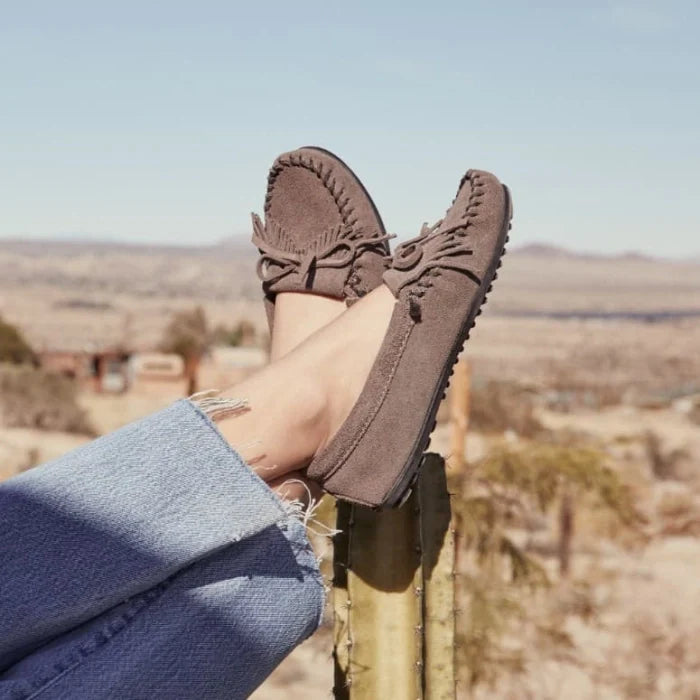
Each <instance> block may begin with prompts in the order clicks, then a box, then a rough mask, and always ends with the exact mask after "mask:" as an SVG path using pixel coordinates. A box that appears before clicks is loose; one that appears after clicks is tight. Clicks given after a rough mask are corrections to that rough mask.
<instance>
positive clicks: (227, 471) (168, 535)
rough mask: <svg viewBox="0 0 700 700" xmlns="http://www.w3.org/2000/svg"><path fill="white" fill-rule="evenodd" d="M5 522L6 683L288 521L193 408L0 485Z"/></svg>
mask: <svg viewBox="0 0 700 700" xmlns="http://www.w3.org/2000/svg"><path fill="white" fill-rule="evenodd" d="M0 513H2V520H3V523H4V527H3V528H0V551H2V553H3V556H2V564H1V565H0V566H1V570H0V575H1V576H2V580H3V582H4V583H3V586H4V590H3V591H2V593H3V595H2V596H1V597H2V598H4V601H1V600H0V607H3V610H2V612H3V614H2V615H0V673H1V672H2V669H3V668H7V667H8V666H9V665H10V664H11V663H13V662H14V661H16V660H17V659H18V658H21V657H22V656H23V655H25V654H27V653H30V652H31V651H32V650H33V649H34V648H36V646H37V645H38V644H41V643H43V642H44V641H46V640H47V639H51V638H52V637H54V636H56V635H57V634H61V633H62V632H63V631H64V630H66V629H70V628H73V627H75V626H77V625H79V624H82V623H83V622H85V621H86V620H89V619H91V618H93V617H95V616H96V615H99V614H100V613H101V612H103V611H105V610H108V609H109V608H111V607H113V606H115V605H117V604H119V603H121V602H122V601H124V600H126V599H128V598H130V597H132V596H134V595H137V594H139V593H141V592H144V591H146V590H148V589H150V588H152V587H153V586H156V585H157V584H158V583H160V582H162V581H164V580H165V579H167V578H169V577H170V576H172V575H173V574H175V573H176V572H178V571H180V570H182V569H184V568H186V567H188V566H190V565H191V564H192V563H194V562H196V561H198V560H200V559H202V558H204V557H208V556H211V555H212V554H213V553H215V552H217V551H219V550H222V549H224V548H226V547H228V546H229V545H231V544H233V543H235V542H239V541H241V540H244V539H246V538H249V537H252V536H254V535H256V534H258V533H260V532H262V531H263V530H265V529H266V528H268V527H270V526H272V525H275V524H277V523H281V522H283V521H286V520H288V519H289V517H290V516H289V515H288V514H287V512H286V510H285V508H284V507H283V505H282V503H281V502H280V500H279V499H278V498H277V497H276V496H275V494H274V493H273V492H272V491H271V490H270V489H269V488H268V486H267V485H266V484H265V483H264V482H263V481H262V480H261V479H260V478H259V477H258V476H257V475H256V474H254V473H253V472H252V470H251V469H250V467H249V466H248V465H247V464H246V463H245V462H244V461H243V459H242V458H241V457H240V455H238V454H237V453H236V452H235V450H233V449H232V448H231V446H230V445H229V444H228V443H227V442H226V441H225V440H224V438H223V437H222V435H221V434H220V433H219V431H218V429H217V428H216V426H215V425H214V424H213V423H212V422H211V420H210V419H209V418H208V417H207V416H206V415H205V414H204V413H203V412H202V411H201V410H199V409H198V408H197V407H196V406H195V405H193V404H192V403H191V402H190V401H188V400H181V401H178V402H177V403H175V404H173V405H171V406H169V407H168V408H166V409H164V410H162V411H160V412H158V413H156V414H153V415H151V416H149V417H147V418H144V419H142V420H139V421H136V422H135V423H132V424H130V425H127V426H125V427H124V428H121V429H120V430H118V431H116V432H115V433H112V434H110V435H107V436H104V437H102V438H99V439H97V440H95V441H94V442H91V443H89V444H87V445H84V446H82V447H80V448H78V449H77V450H74V451H72V452H71V453H69V454H67V455H65V456H63V457H61V458H59V459H57V460H55V461H53V462H49V463H47V464H45V465H42V466H41V467H37V468H35V469H32V470H30V471H28V472H25V473H24V474H21V475H19V476H17V477H15V478H13V479H10V480H9V481H7V482H5V483H4V484H2V485H0ZM5 605H7V608H6V609H5V607H4V606H5Z"/></svg>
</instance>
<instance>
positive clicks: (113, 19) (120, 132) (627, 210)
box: [0, 0, 700, 256]
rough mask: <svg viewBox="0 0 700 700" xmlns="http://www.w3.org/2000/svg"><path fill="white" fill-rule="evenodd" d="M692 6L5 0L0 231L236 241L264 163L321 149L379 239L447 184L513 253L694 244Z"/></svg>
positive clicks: (413, 221)
mask: <svg viewBox="0 0 700 700" xmlns="http://www.w3.org/2000/svg"><path fill="white" fill-rule="evenodd" d="M699 26H700V3H698V2H697V0H678V1H676V0H666V1H665V2H661V1H658V2H655V1H650V2H632V1H622V0H620V1H618V0H610V1H605V2H598V1H595V0H594V1H592V2H576V3H573V2H547V3H542V2H525V1H524V0H523V1H521V2H514V1H509V0H503V1H502V2H483V1H482V2H478V3H477V2H464V1H462V2H457V1H450V2H446V1H440V0H437V1H433V2H420V3H413V4H412V5H411V4H410V3H408V2H401V3H399V2H371V3H370V2H363V1H360V2H345V3H339V2H329V1H328V0H325V1H322V2H319V1H315V0H314V1H313V2H303V1H300V2H292V1H289V0H287V1H285V2H278V1H276V0H275V1H266V2H253V1H249V2H246V3H240V2H233V1H232V0H228V1H226V2H223V1H222V2H214V1H211V0H198V1H195V0H190V1H189V2H182V1H179V0H169V1H168V2H164V1H162V0H160V1H159V2H153V1H152V0H139V1H138V2H134V1H132V0H122V1H121V2H110V3H107V2H100V1H99V0H89V1H85V2H77V1H75V0H62V1H61V2H56V1H55V0H50V1H44V2H37V1H33V0H23V1H22V2H12V3H10V2H7V3H3V11H2V20H1V21H0V84H1V86H2V108H1V109H0V127H1V128H0V154H1V155H0V193H1V194H0V236H3V237H18V236H19V237H23V236H32V237H57V236H66V235H80V236H87V237H91V238H110V239H117V240H128V241H143V242H150V241H158V242H167V241H169V242H176V243H190V242H210V241H216V240H218V239H220V238H222V237H224V236H229V235H233V234H236V235H241V236H245V235H247V232H248V229H249V223H248V216H249V212H250V211H251V210H252V209H256V210H259V209H260V208H261V206H262V198H263V194H264V186H265V177H266V174H267V169H268V167H269V165H270V163H271V162H272V160H273V159H274V157H275V155H276V154H277V153H279V152H281V151H283V150H288V149H290V148H293V147H296V146H300V145H305V144H318V145H322V146H325V147H327V148H330V149H331V150H334V151H336V152H337V153H338V154H339V155H341V156H342V157H343V158H344V159H345V160H347V161H348V163H349V164H350V165H351V166H352V167H353V168H354V169H355V170H356V171H357V173H358V174H359V175H360V177H361V178H362V179H363V180H364V182H365V184H366V185H367V186H368V188H369V189H370V191H371V192H372V193H373V194H374V195H375V199H376V202H377V204H378V206H379V208H380V209H381V211H382V212H383V214H384V217H385V220H386V223H387V226H388V228H389V229H390V230H392V231H395V232H398V233H400V234H402V235H408V234H414V233H416V232H417V231H418V229H419V226H420V223H421V222H422V221H424V220H434V219H436V218H439V216H441V215H442V213H443V212H444V209H445V208H446V207H447V205H448V204H449V202H450V201H451V199H452V197H453V195H454V190H455V188H456V185H457V183H458V181H459V178H460V177H461V175H462V174H463V172H464V170H466V169H467V168H468V167H479V168H484V169H488V170H492V171H493V172H495V173H496V174H498V175H499V176H500V177H501V179H502V180H504V181H505V182H506V183H508V184H509V185H510V187H511V189H512V190H513V193H514V199H515V212H516V219H515V225H514V233H515V239H516V240H519V241H521V242H531V241H548V242H552V243H557V244H561V245H565V246H568V247H573V248H576V249H582V250H599V251H620V250H629V249H636V250H642V251H647V252H651V253H655V254H667V255H673V256H684V255H691V254H692V255H698V254H699V253H700V202H698V191H700V40H699V38H698V27H699Z"/></svg>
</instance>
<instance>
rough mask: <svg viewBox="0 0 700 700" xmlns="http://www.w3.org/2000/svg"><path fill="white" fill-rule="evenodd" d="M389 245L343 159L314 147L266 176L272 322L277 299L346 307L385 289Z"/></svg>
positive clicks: (259, 239)
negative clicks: (317, 297) (305, 295)
mask: <svg viewBox="0 0 700 700" xmlns="http://www.w3.org/2000/svg"><path fill="white" fill-rule="evenodd" d="M388 239H389V236H387V235H386V232H385V230H384V225H383V223H382V220H381V218H380V216H379V214H378V212H377V210H376V208H375V206H374V204H373V202H372V200H371V199H370V197H369V195H368V194H367V192H366V190H365V189H364V187H363V186H362V183H361V182H360V181H359V180H358V178H357V176H356V175H355V174H354V173H353V172H352V171H351V170H350V168H348V166H347V165H345V163H343V162H342V161H341V160H340V159H339V158H337V157H336V156H334V155H333V154H332V153H329V152H328V151H324V150H322V149H319V148H315V147H305V148H300V149H297V150H295V151H290V152H289V153H284V154H282V155H281V156H279V157H278V158H277V159H276V160H275V162H274V163H273V165H272V168H271V169H270V174H269V176H268V184H267V194H266V197H265V222H264V223H263V222H262V220H261V219H260V218H259V217H258V216H257V215H255V214H253V243H254V244H255V245H256V247H257V248H258V249H259V251H260V254H261V255H260V259H259V262H258V276H259V277H260V279H261V281H262V285H263V291H264V293H265V300H266V307H267V311H268V318H269V319H270V320H272V315H273V313H274V298H275V295H276V294H277V293H279V292H313V293H315V294H322V295H325V296H330V297H335V298H338V299H344V300H346V301H347V302H348V303H352V302H353V301H355V300H357V299H359V298H360V297H361V296H364V295H365V294H367V292H369V291H371V290H372V289H374V288H375V287H377V286H378V285H379V284H380V283H381V281H382V274H383V273H384V271H385V270H386V268H387V266H388V262H387V260H388V255H389V246H388V243H387V241H388Z"/></svg>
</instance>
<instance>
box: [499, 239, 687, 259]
mask: <svg viewBox="0 0 700 700" xmlns="http://www.w3.org/2000/svg"><path fill="white" fill-rule="evenodd" d="M508 252H509V253H513V254H515V255H522V256H528V257H534V258H539V259H540V260H546V259H557V258H558V259H564V258H566V259H569V260H592V261H603V260H622V261H629V262H635V261H636V262H684V263H697V262H700V257H692V258H685V259H678V258H664V257H661V256H655V255H649V254H647V253H641V252H639V251H635V250H630V251H624V252H621V253H593V252H584V251H576V250H571V249H570V248H563V247H561V246H557V245H552V244H550V243H525V244H523V245H519V246H513V248H509V249H508Z"/></svg>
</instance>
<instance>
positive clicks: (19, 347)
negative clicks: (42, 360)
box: [0, 318, 38, 366]
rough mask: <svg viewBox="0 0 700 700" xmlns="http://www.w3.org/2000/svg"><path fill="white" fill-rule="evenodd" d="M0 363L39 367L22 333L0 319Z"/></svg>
mask: <svg viewBox="0 0 700 700" xmlns="http://www.w3.org/2000/svg"><path fill="white" fill-rule="evenodd" d="M0 362H9V363H10V364H13V365H24V364H32V365H35V366H36V365H38V359H37V356H36V355H35V354H34V350H32V348H31V346H30V345H29V343H28V342H27V341H26V340H25V339H24V336H23V335H22V333H21V332H20V331H19V330H18V329H17V328H16V327H15V326H13V325H11V324H9V323H7V322H6V321H3V320H2V318H0Z"/></svg>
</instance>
